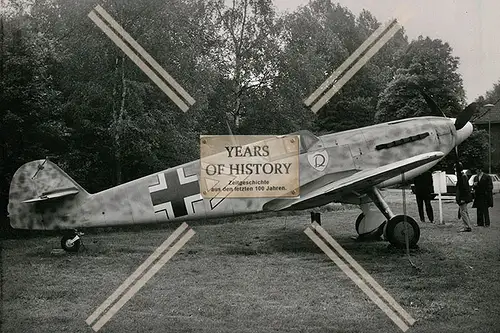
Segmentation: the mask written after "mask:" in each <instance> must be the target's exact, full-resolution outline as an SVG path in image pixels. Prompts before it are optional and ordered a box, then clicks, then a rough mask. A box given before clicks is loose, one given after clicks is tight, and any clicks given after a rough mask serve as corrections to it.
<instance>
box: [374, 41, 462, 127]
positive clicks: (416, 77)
mask: <svg viewBox="0 0 500 333" xmlns="http://www.w3.org/2000/svg"><path fill="white" fill-rule="evenodd" d="M452 52H453V49H452V48H451V47H450V45H449V44H448V43H443V42H442V41H441V40H439V39H430V38H428V37H427V38H423V37H422V36H420V37H419V38H418V39H417V40H414V41H412V42H411V43H410V45H409V47H408V49H407V50H406V52H404V53H403V54H401V56H400V57H399V59H398V60H397V62H398V63H399V64H400V68H399V69H398V70H397V71H396V75H395V76H394V78H393V80H392V81H391V82H390V83H389V85H388V86H387V88H386V89H385V90H384V91H383V93H382V94H381V96H380V99H379V101H378V105H377V113H376V117H375V118H376V121H377V122H386V121H390V120H396V119H402V118H408V117H416V116H424V115H434V116H439V115H436V114H432V111H431V110H430V108H428V107H427V105H426V103H425V101H424V99H423V97H422V96H421V94H420V92H419V89H418V88H422V89H424V90H426V91H427V92H428V93H429V94H430V95H431V96H432V97H433V99H434V100H435V102H436V103H437V104H438V105H439V106H440V108H441V109H442V110H443V112H444V113H445V114H446V116H448V117H453V116H456V115H457V114H458V113H459V112H460V111H462V109H463V107H464V104H465V92H464V89H463V86H462V78H461V76H460V74H459V73H458V72H457V71H458V65H459V58H458V57H455V56H453V55H452Z"/></svg>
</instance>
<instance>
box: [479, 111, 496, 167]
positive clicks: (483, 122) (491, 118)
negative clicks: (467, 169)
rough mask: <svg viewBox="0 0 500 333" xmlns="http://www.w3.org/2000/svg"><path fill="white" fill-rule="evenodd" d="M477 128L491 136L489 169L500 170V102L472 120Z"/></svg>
mask: <svg viewBox="0 0 500 333" xmlns="http://www.w3.org/2000/svg"><path fill="white" fill-rule="evenodd" d="M473 123H474V125H476V126H477V128H478V129H484V130H486V131H487V132H488V131H491V132H490V138H491V171H492V172H500V103H497V104H496V105H495V106H494V107H492V108H491V109H490V110H489V111H488V112H486V113H484V114H483V116H482V117H479V118H477V119H476V120H474V121H473Z"/></svg>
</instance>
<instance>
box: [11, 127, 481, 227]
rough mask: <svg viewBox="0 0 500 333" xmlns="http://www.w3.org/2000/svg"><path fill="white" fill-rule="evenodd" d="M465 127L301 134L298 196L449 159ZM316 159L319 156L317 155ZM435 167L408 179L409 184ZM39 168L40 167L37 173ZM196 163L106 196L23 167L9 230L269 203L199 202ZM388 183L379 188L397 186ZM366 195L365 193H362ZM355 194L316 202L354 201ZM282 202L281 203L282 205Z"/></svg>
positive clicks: (219, 211)
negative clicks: (411, 161) (399, 164)
mask: <svg viewBox="0 0 500 333" xmlns="http://www.w3.org/2000/svg"><path fill="white" fill-rule="evenodd" d="M471 130H472V129H471V128H469V127H467V129H466V130H460V131H462V132H461V133H457V131H456V130H455V127H454V119H448V118H440V117H422V118H412V119H405V120H401V121H395V122H390V123H384V124H378V125H374V126H369V127H364V128H360V129H355V130H350V131H345V132H340V133H334V134H328V135H324V136H321V137H316V136H314V135H312V133H310V132H307V131H301V132H299V134H300V135H301V144H302V150H301V154H300V157H299V162H300V193H301V194H305V193H307V192H309V191H312V190H314V189H316V188H319V187H321V186H323V185H326V184H328V183H331V182H332V181H335V180H338V179H341V178H343V177H346V176H349V175H352V174H354V173H356V172H358V171H360V170H366V169H372V168H377V167H380V166H382V165H386V164H389V163H392V162H396V161H400V160H403V159H406V158H409V157H413V156H416V155H419V154H422V153H426V152H433V151H441V152H443V153H444V154H448V153H449V152H450V151H451V150H452V149H453V148H454V147H455V145H457V144H459V143H460V142H461V141H463V140H465V139H466V138H467V137H468V136H469V135H470V132H471ZM320 155H321V156H320ZM437 162H438V161H435V162H432V163H429V164H428V165H425V166H422V167H419V168H417V169H415V170H412V171H410V172H409V173H407V174H406V178H407V179H411V178H413V177H415V176H417V175H418V174H420V173H422V172H423V171H425V170H427V169H429V168H431V167H432V166H433V165H435V164H436V163H437ZM42 164H43V168H39V166H40V165H42ZM199 175H200V162H199V160H196V161H193V162H190V163H187V164H183V165H180V166H177V167H174V168H170V169H167V170H163V171H161V172H158V173H155V174H153V175H149V176H146V177H143V178H140V179H137V180H134V181H131V182H128V183H125V184H122V185H119V186H116V187H113V188H110V189H108V190H105V191H102V192H99V193H95V194H89V193H87V192H86V191H85V190H84V189H83V188H82V187H81V186H79V185H78V184H77V183H76V182H75V181H73V180H72V179H71V178H70V177H69V176H68V175H67V174H66V173H64V171H62V170H61V169H60V168H58V167H57V166H56V165H55V164H53V163H52V162H50V161H44V160H38V161H32V162H29V163H27V164H25V165H23V166H22V167H21V168H19V170H18V171H17V172H16V174H15V175H14V177H13V180H12V183H11V188H10V196H9V206H8V211H9V217H10V223H11V225H12V227H14V228H19V229H47V230H50V229H74V228H82V227H102V226H116V225H127V224H146V223H160V222H173V221H175V222H177V221H183V220H193V219H205V218H216V217H224V216H232V215H238V214H247V213H255V212H260V211H262V210H263V207H264V205H265V204H266V203H267V202H269V201H270V200H276V199H274V198H214V199H203V198H202V197H201V195H200V191H199V183H198V178H199ZM400 181H401V179H399V177H398V178H393V179H389V180H386V181H384V182H383V183H381V184H379V185H378V187H385V186H390V185H393V184H396V183H398V182H400ZM68 188H76V189H77V190H78V191H79V192H78V193H77V194H75V195H67V196H62V197H60V198H55V199H49V200H42V201H36V202H29V203H26V202H23V201H25V200H29V199H32V198H40V197H43V196H44V195H47V193H50V192H51V191H54V190H61V189H68ZM367 190H368V188H367ZM358 199H359V196H358V194H353V193H342V194H341V195H338V196H334V197H330V198H328V201H325V199H321V200H319V201H318V202H315V203H314V204H313V205H311V206H318V205H323V204H326V203H327V202H333V201H337V202H354V203H356V202H357V201H356V200H358ZM281 200H287V199H281Z"/></svg>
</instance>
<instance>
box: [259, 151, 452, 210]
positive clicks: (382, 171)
mask: <svg viewBox="0 0 500 333" xmlns="http://www.w3.org/2000/svg"><path fill="white" fill-rule="evenodd" d="M442 157H444V153H442V152H439V151H438V152H431V153H425V154H421V155H417V156H414V157H410V158H407V159H405V160H402V161H398V162H394V163H391V164H387V165H384V166H381V167H378V168H374V169H368V170H362V171H359V172H356V173H355V174H353V175H350V176H348V177H345V178H342V179H339V180H336V181H334V182H331V183H328V184H326V185H324V186H322V187H320V188H317V189H314V190H312V191H310V192H308V193H305V194H301V196H300V198H297V199H285V198H277V199H274V200H272V201H270V202H268V203H266V204H265V205H264V210H284V209H301V208H302V207H308V206H310V204H311V203H313V202H325V199H327V198H326V197H334V196H335V195H339V194H341V193H346V194H347V193H352V192H363V190H366V189H369V188H371V187H373V186H376V185H377V184H380V183H382V182H384V181H386V180H388V179H391V178H394V177H397V176H399V175H401V174H402V173H403V172H407V171H409V170H412V169H415V168H417V167H419V166H422V165H425V164H427V163H430V162H433V161H436V160H438V159H440V158H442ZM330 201H332V200H330ZM325 203H326V202H325Z"/></svg>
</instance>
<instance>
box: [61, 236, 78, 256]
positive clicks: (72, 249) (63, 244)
mask: <svg viewBox="0 0 500 333" xmlns="http://www.w3.org/2000/svg"><path fill="white" fill-rule="evenodd" d="M74 237H75V235H64V236H63V238H61V247H62V249H63V250H64V251H66V252H78V250H79V249H80V244H81V240H80V239H78V240H77V241H76V242H74V243H73V246H71V247H68V246H67V245H66V241H68V240H70V239H73V238H74Z"/></svg>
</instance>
